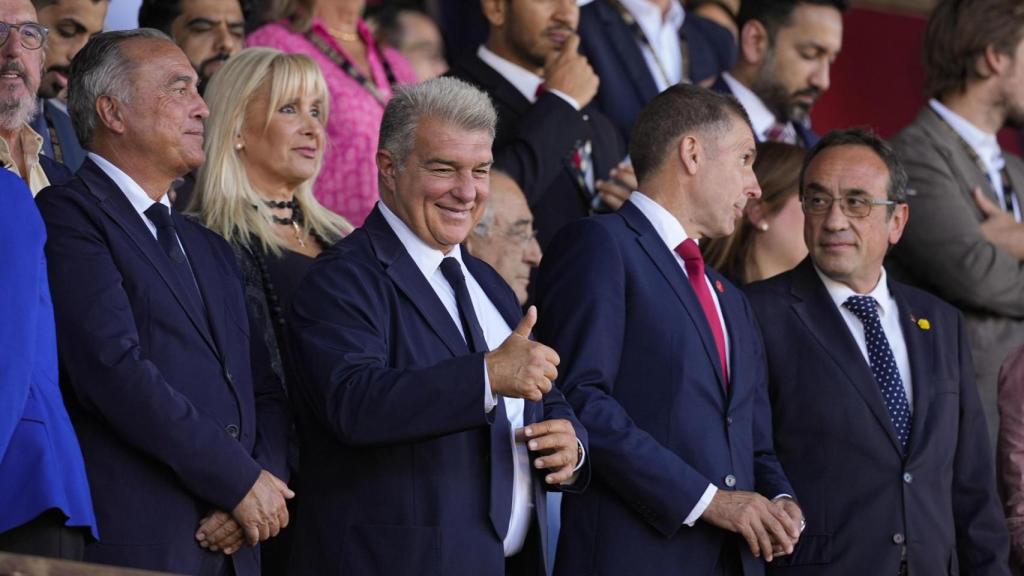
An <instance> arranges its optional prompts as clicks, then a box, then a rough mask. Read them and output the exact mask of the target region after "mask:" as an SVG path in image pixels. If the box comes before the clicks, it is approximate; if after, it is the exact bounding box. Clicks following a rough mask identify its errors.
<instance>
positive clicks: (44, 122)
mask: <svg viewBox="0 0 1024 576" xmlns="http://www.w3.org/2000/svg"><path fill="white" fill-rule="evenodd" d="M31 125H32V129H33V130H35V131H36V132H38V133H39V135H40V136H42V137H43V149H42V155H43V156H46V157H47V158H49V159H51V160H52V159H54V151H53V135H52V134H50V128H51V127H52V128H53V131H54V132H56V133H57V141H58V143H59V146H60V151H61V157H62V160H61V162H60V163H61V164H63V165H64V166H66V167H67V168H68V177H69V178H70V176H71V174H72V173H73V172H75V171H76V170H78V169H79V168H81V166H82V162H84V161H85V155H86V152H85V150H84V149H83V148H82V145H81V144H79V143H78V136H77V135H76V134H75V127H74V125H73V124H72V123H71V117H70V116H68V115H67V113H66V112H64V111H63V110H61V109H60V108H57V107H56V106H54V105H53V103H52V102H50V101H49V100H47V99H40V100H39V113H38V114H36V117H35V118H33V119H32V122H31ZM54 161H56V160H54ZM44 169H45V166H44ZM47 177H48V178H49V173H47ZM49 179H50V184H63V183H64V180H65V179H61V180H56V181H55V180H54V179H53V178H49Z"/></svg>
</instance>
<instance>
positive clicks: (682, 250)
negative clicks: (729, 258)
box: [676, 238, 704, 264]
mask: <svg viewBox="0 0 1024 576" xmlns="http://www.w3.org/2000/svg"><path fill="white" fill-rule="evenodd" d="M676 254H679V256H680V257H682V259H683V261H684V262H686V263H690V262H700V263H701V264H703V263H704V256H703V255H701V253H700V246H697V243H696V242H694V241H693V238H687V239H686V240H683V241H682V242H681V243H680V244H679V246H676Z"/></svg>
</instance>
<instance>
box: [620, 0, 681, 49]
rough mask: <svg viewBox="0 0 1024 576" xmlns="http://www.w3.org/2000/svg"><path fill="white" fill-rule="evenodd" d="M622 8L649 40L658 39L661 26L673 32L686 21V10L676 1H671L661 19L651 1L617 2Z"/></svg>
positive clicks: (659, 13)
mask: <svg viewBox="0 0 1024 576" xmlns="http://www.w3.org/2000/svg"><path fill="white" fill-rule="evenodd" d="M619 1H620V2H622V6H623V7H625V9H626V10H629V13H630V14H632V15H633V18H636V22H637V24H639V25H640V29H642V30H643V31H644V34H645V35H647V38H648V39H649V40H653V39H655V38H657V37H658V31H659V30H660V29H661V27H662V26H668V27H670V28H672V29H673V30H679V29H680V28H682V27H683V22H685V21H686V10H684V9H683V5H682V4H680V3H679V2H678V0H672V2H671V3H670V4H669V8H668V14H667V17H666V18H664V19H662V17H661V8H659V7H658V5H657V4H655V3H654V2H651V0H619Z"/></svg>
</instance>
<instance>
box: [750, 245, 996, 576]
mask: <svg viewBox="0 0 1024 576" xmlns="http://www.w3.org/2000/svg"><path fill="white" fill-rule="evenodd" d="M746 290H747V296H748V297H749V298H750V303H751V305H752V306H753V308H754V312H755V313H756V314H757V317H758V320H759V322H760V324H761V326H762V329H763V331H764V341H765V348H766V352H767V355H768V369H769V391H770V396H771V403H772V412H773V422H774V427H775V451H776V453H777V454H778V457H779V460H780V461H781V462H782V465H783V467H784V468H785V470H786V474H787V475H788V476H789V479H790V481H791V482H792V483H793V489H794V490H796V494H797V495H798V497H799V499H800V506H801V507H802V509H803V513H804V516H805V517H806V520H807V529H806V531H805V532H804V533H803V535H802V536H801V538H800V543H799V545H798V546H797V549H796V551H795V553H794V554H793V555H792V556H789V557H784V558H780V559H778V560H776V561H774V562H773V563H772V564H770V565H769V566H770V567H771V570H772V571H773V572H774V573H775V574H780V575H782V574H784V575H807V576H810V575H818V574H829V575H830V576H863V575H866V574H872V575H874V574H896V573H897V571H898V569H899V564H900V554H901V551H902V549H903V547H904V546H905V547H906V553H907V563H908V568H909V572H910V574H927V575H929V576H933V575H940V574H960V575H963V576H967V575H972V576H979V575H999V576H1003V575H1006V574H1008V572H1007V553H1008V548H1009V544H1008V536H1007V531H1006V526H1005V521H1004V519H1003V514H1002V510H1001V508H1000V504H999V499H998V497H997V495H996V488H995V470H994V465H993V462H992V449H991V448H990V446H989V440H988V435H987V432H986V428H985V416H984V414H983V413H982V410H981V405H980V403H979V400H978V390H977V388H976V387H975V384H974V371H973V368H972V365H971V354H970V351H969V348H968V343H967V339H966V334H965V332H964V324H963V320H962V318H961V316H960V314H959V312H957V310H956V309H954V308H953V307H952V306H949V305H948V304H946V303H944V302H942V301H941V300H939V299H938V298H936V297H934V296H932V295H930V294H928V293H926V292H923V291H921V290H917V289H915V288H911V287H909V286H906V285H904V284H900V283H898V282H895V281H891V280H890V281H889V290H890V291H891V293H892V295H893V297H894V298H895V300H896V304H897V308H898V310H899V315H900V325H901V327H902V329H903V336H904V339H905V341H906V345H907V352H908V355H909V357H910V372H911V376H912V378H911V380H912V387H913V401H912V405H913V423H912V425H911V434H910V444H909V447H908V454H907V456H906V458H904V457H903V456H902V455H901V451H900V448H899V444H898V441H897V439H896V435H895V432H894V428H893V426H892V422H891V419H890V417H889V412H888V410H887V409H886V407H885V404H884V402H883V400H882V395H881V392H880V390H879V387H878V384H877V383H876V381H875V379H874V377H873V375H872V373H871V368H870V366H869V364H868V363H867V362H866V361H865V359H864V356H863V355H862V354H861V352H860V350H859V349H858V347H857V344H856V343H855V341H854V339H853V336H852V335H851V334H850V331H849V329H848V327H847V325H846V323H845V321H844V320H843V318H842V316H841V315H840V312H839V310H837V309H836V306H835V304H834V303H833V301H832V299H831V298H830V296H829V294H828V292H827V290H826V289H825V286H824V285H823V284H822V282H821V280H820V279H819V278H818V275H817V273H816V272H815V271H814V268H813V266H812V265H811V262H810V259H807V260H805V261H804V262H803V263H802V264H800V265H799V266H798V267H797V268H795V269H793V270H791V271H790V272H787V273H784V274H781V275H779V276H776V277H775V278H772V279H770V280H767V281H764V282H759V283H755V284H752V285H750V286H748V287H747V289H746Z"/></svg>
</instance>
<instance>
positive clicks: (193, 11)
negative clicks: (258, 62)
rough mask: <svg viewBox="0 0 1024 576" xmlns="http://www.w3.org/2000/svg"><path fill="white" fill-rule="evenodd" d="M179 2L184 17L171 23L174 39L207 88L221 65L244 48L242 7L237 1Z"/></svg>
mask: <svg viewBox="0 0 1024 576" xmlns="http://www.w3.org/2000/svg"><path fill="white" fill-rule="evenodd" d="M168 1H171V0H168ZM179 1H180V2H181V14H179V15H178V17H177V18H175V19H174V22H173V23H171V37H172V38H174V41H175V42H176V43H177V44H178V46H180V47H181V50H182V51H183V52H184V53H185V55H186V56H187V57H188V60H189V62H191V63H192V66H193V67H194V68H195V69H196V72H198V73H199V82H200V86H201V87H202V86H206V83H207V82H208V81H209V80H210V78H211V77H212V76H213V75H214V74H215V73H216V72H217V70H218V69H219V68H220V66H221V64H223V63H224V61H225V60H227V59H228V58H230V57H231V56H233V55H234V54H237V53H238V52H239V51H241V50H242V48H243V45H244V41H245V18H244V17H243V16H242V7H241V6H240V5H239V3H238V0H179Z"/></svg>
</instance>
